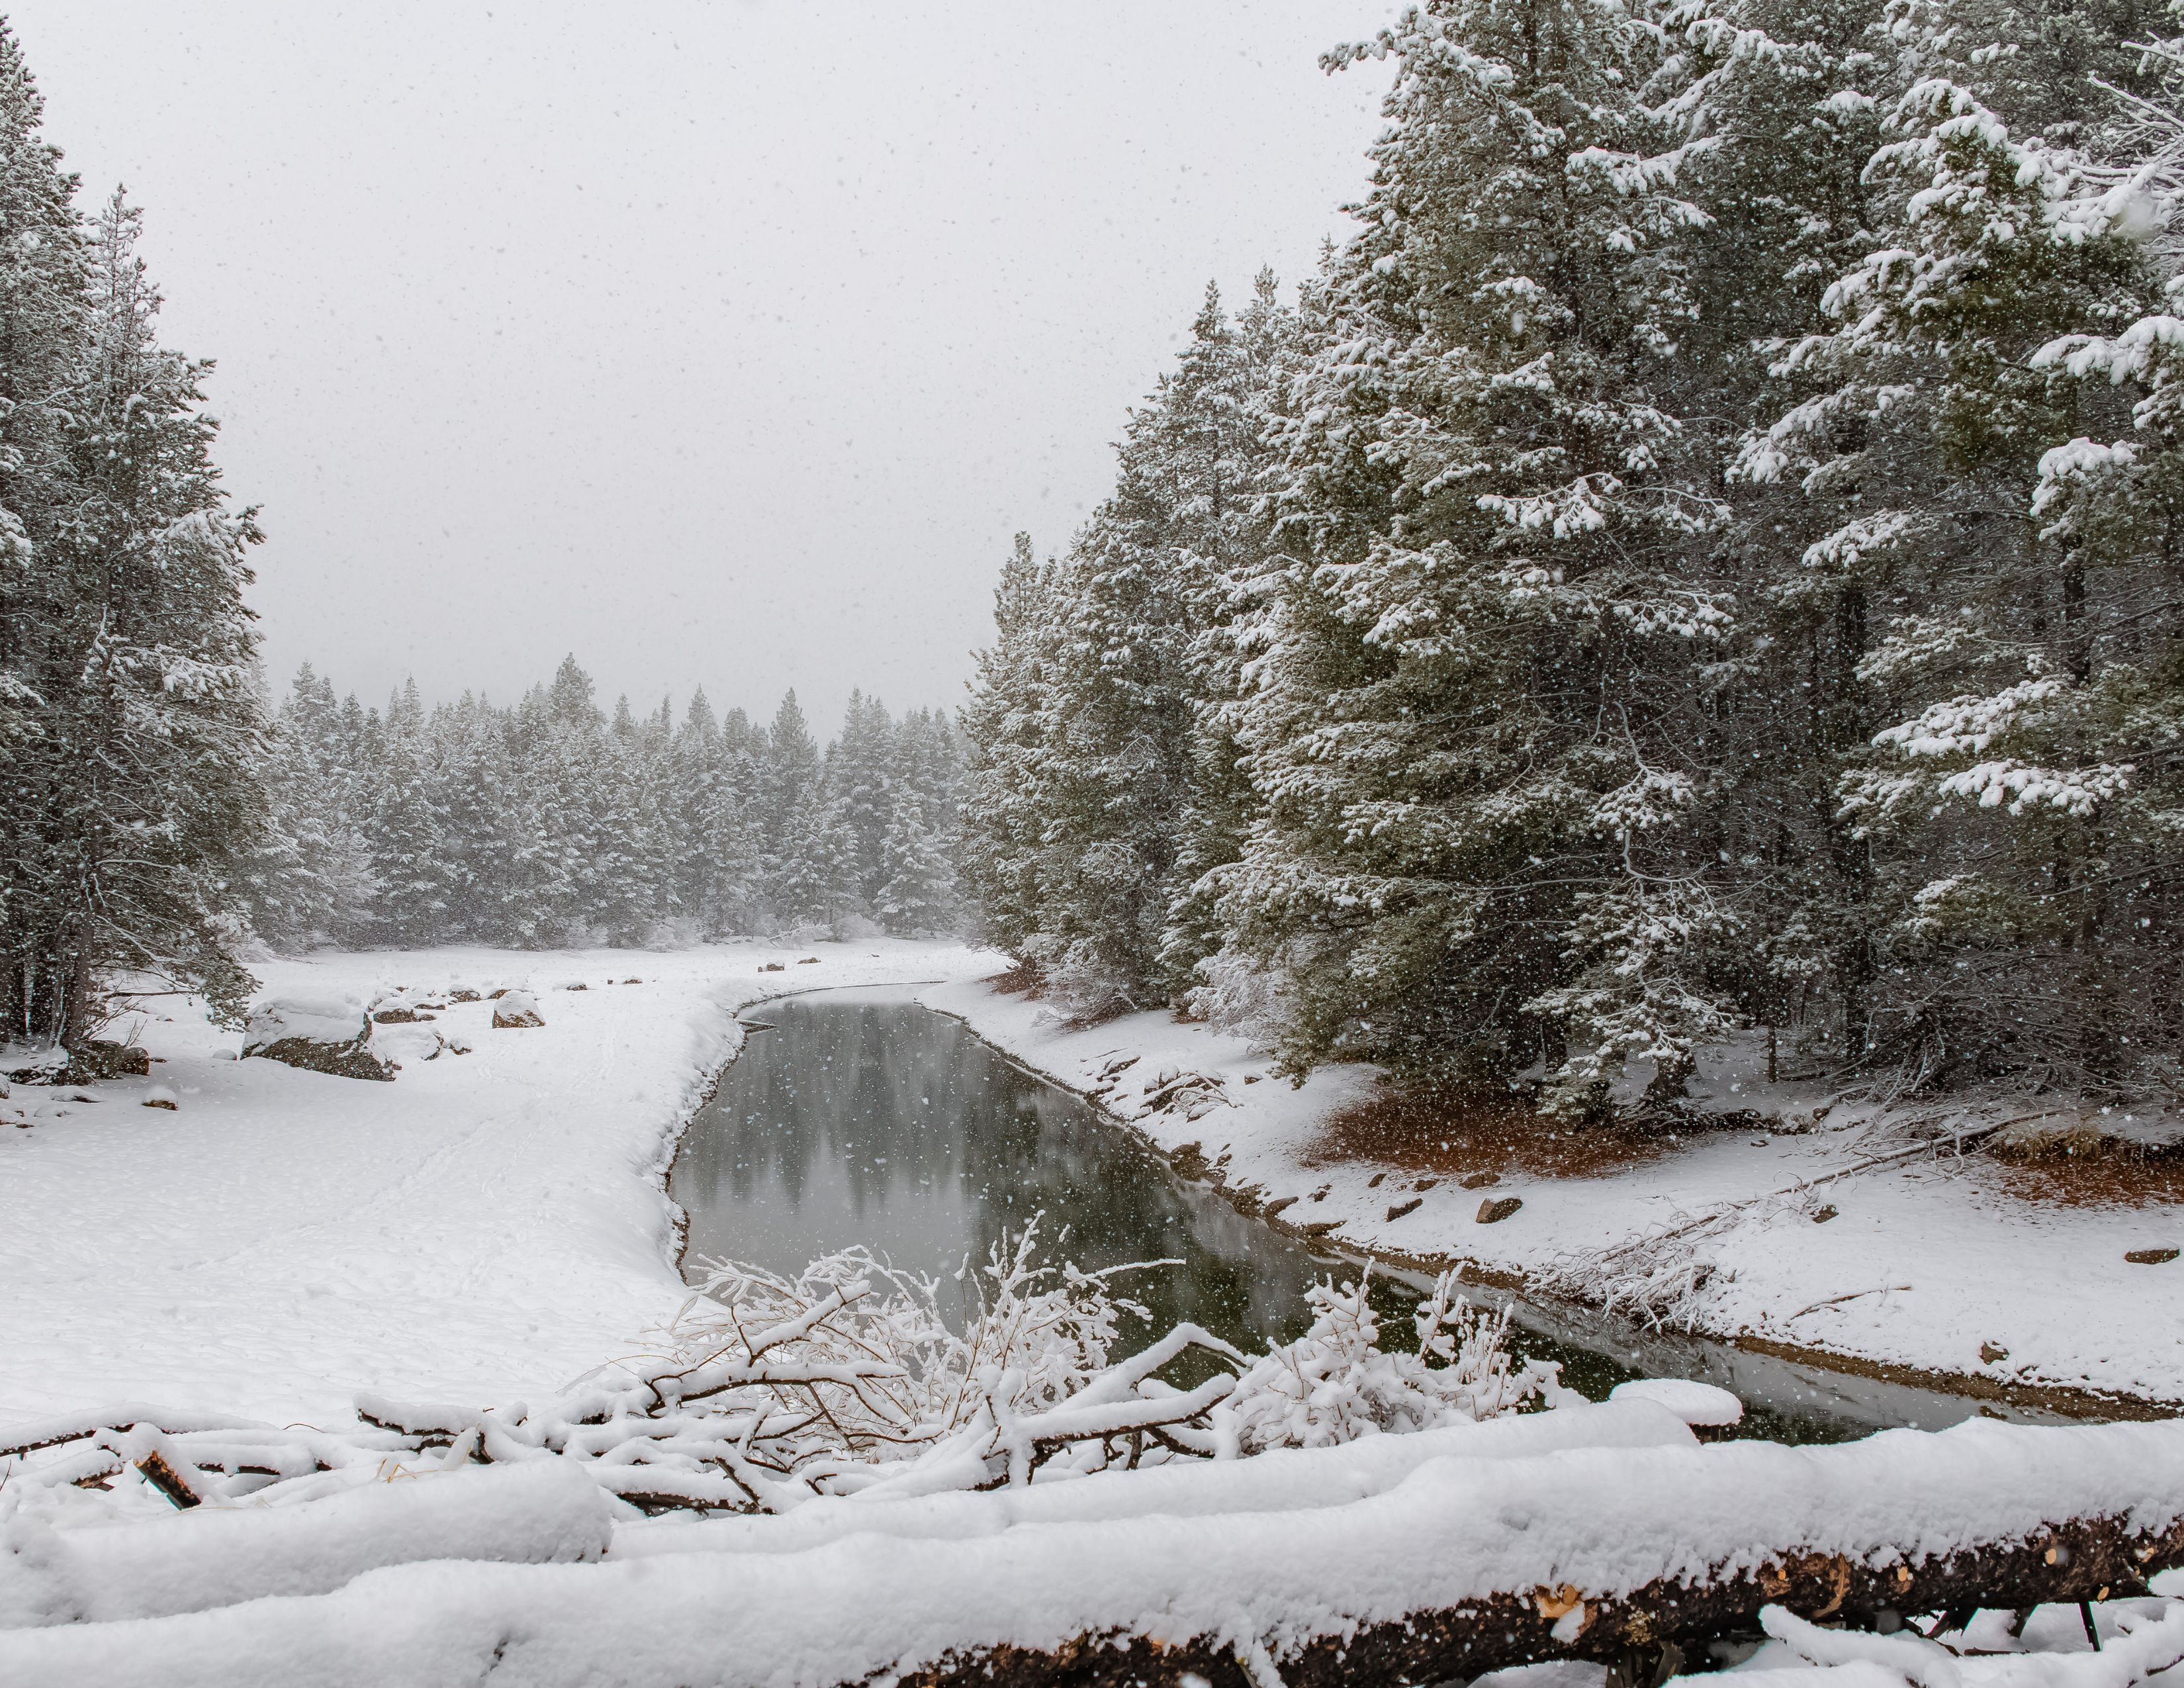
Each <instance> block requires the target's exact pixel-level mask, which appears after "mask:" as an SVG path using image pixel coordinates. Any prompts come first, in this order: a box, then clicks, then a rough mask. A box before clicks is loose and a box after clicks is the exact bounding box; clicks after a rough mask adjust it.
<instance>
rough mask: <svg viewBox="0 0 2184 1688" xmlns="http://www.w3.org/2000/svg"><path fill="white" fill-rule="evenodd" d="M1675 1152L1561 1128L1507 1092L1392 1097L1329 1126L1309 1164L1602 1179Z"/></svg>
mask: <svg viewBox="0 0 2184 1688" xmlns="http://www.w3.org/2000/svg"><path fill="white" fill-rule="evenodd" d="M1678 1132H1679V1135H1680V1136H1684V1137H1689V1136H1690V1135H1691V1133H1690V1131H1689V1130H1687V1129H1685V1128H1678ZM1680 1146H1681V1145H1680V1144H1678V1143H1674V1142H1671V1141H1670V1140H1669V1134H1668V1132H1667V1131H1665V1130H1664V1129H1663V1128H1659V1127H1658V1126H1638V1125H1633V1124H1629V1123H1612V1124H1607V1125H1575V1126H1574V1125H1565V1124H1562V1123H1558V1122H1555V1121H1552V1120H1549V1119H1547V1118H1546V1117H1545V1116H1543V1115H1541V1113H1540V1112H1539V1111H1537V1110H1536V1109H1535V1108H1533V1107H1531V1106H1529V1104H1527V1103H1526V1102H1525V1101H1524V1099H1523V1098H1521V1097H1518V1096H1513V1095H1509V1094H1508V1093H1507V1091H1498V1092H1497V1091H1492V1090H1485V1089H1479V1090H1460V1089H1439V1090H1409V1091H1399V1090H1391V1091H1390V1092H1388V1093H1387V1094H1386V1095H1382V1096H1378V1097H1375V1098H1374V1099H1373V1100H1371V1101H1369V1102H1367V1103H1365V1104H1364V1105H1363V1106H1359V1107H1355V1108H1351V1109H1350V1110H1349V1111H1347V1112H1345V1113H1340V1114H1338V1115H1336V1116H1335V1117H1334V1119H1332V1120H1330V1121H1329V1123H1328V1127H1327V1130H1326V1133H1325V1134H1323V1136H1322V1137H1321V1139H1320V1140H1319V1141H1318V1143H1317V1144H1315V1145H1313V1146H1312V1153H1311V1156H1310V1161H1309V1163H1310V1164H1313V1165H1324V1164H1326V1163H1328V1162H1334V1161H1372V1162H1379V1163H1381V1164H1384V1165H1387V1166H1391V1167H1400V1168H1401V1169H1402V1170H1403V1171H1405V1172H1423V1173H1435V1174H1437V1175H1445V1176H1451V1177H1454V1176H1461V1175H1463V1174H1464V1173H1493V1174H1495V1175H1496V1177H1499V1176H1502V1175H1503V1174H1506V1173H1524V1174H1526V1175H1527V1176H1529V1177H1532V1178H1605V1177H1607V1176H1608V1175H1609V1174H1611V1173H1618V1172H1621V1171H1623V1170H1624V1168H1626V1167H1635V1166H1643V1165H1645V1164H1646V1163H1647V1162H1652V1161H1658V1160H1659V1159H1661V1158H1662V1157H1663V1156H1667V1155H1671V1154H1674V1153H1675V1152H1677V1150H1679V1149H1680Z"/></svg>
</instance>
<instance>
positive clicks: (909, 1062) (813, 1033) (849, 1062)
mask: <svg viewBox="0 0 2184 1688" xmlns="http://www.w3.org/2000/svg"><path fill="white" fill-rule="evenodd" d="M769 1012H770V1015H771V1017H772V1018H773V1020H774V1021H775V1023H776V1024H777V1027H778V1029H777V1030H775V1031H771V1032H766V1033H760V1034H758V1035H757V1036H755V1037H754V1038H753V1039H751V1040H750V1041H749V1044H748V1045H746V1047H745V1049H744V1053H743V1055H742V1056H741V1057H740V1058H739V1059H738V1061H737V1062H736V1064H735V1065H734V1066H733V1067H731V1068H730V1069H729V1071H728V1073H727V1078H726V1079H725V1081H724V1082H723V1084H721V1089H720V1092H719V1094H718V1095H716V1097H715V1098H714V1100H712V1102H710V1104H709V1105H708V1106H706V1107H705V1109H704V1110H703V1111H701V1112H700V1113H699V1116H698V1117H697V1119H696V1120H695V1121H694V1122H693V1123H692V1126H691V1129H690V1132H689V1134H688V1136H687V1137H686V1138H685V1139H684V1147H683V1151H682V1159H681V1161H680V1162H679V1163H678V1165H677V1168H676V1173H675V1189H676V1194H677V1198H678V1199H679V1200H680V1201H682V1203H683V1205H684V1206H686V1207H689V1208H691V1209H692V1210H693V1212H694V1214H695V1213H696V1212H698V1211H699V1210H700V1209H701V1208H702V1209H705V1210H707V1212H708V1214H709V1217H710V1216H711V1215H714V1214H717V1215H718V1217H719V1218H720V1219H721V1221H723V1222H725V1223H723V1224H722V1225H721V1228H722V1229H724V1230H727V1231H728V1232H730V1233H731V1234H732V1233H733V1212H721V1210H724V1209H726V1210H733V1209H734V1208H738V1207H748V1206H749V1205H750V1204H751V1203H752V1202H753V1201H755V1200H756V1199H758V1198H760V1196H762V1195H767V1194H769V1193H770V1192H771V1191H772V1190H776V1189H777V1190H778V1192H779V1193H780V1195H781V1197H782V1198H783V1199H784V1200H785V1201H786V1202H787V1203H788V1206H789V1208H790V1209H791V1211H792V1212H794V1214H795V1215H796V1217H797V1218H798V1219H799V1220H803V1221H808V1223H809V1226H810V1239H811V1246H812V1248H813V1250H814V1251H816V1250H818V1249H821V1248H824V1247H827V1246H830V1245H833V1243H834V1242H836V1241H838V1240H839V1239H840V1238H841V1236H842V1235H843V1234H844V1227H843V1223H842V1222H843V1220H844V1215H843V1214H841V1213H839V1212H835V1211H833V1206H834V1205H835V1204H838V1203H839V1204H842V1205H844V1206H846V1208H847V1210H848V1215H847V1217H849V1218H850V1219H851V1220H854V1219H855V1217H858V1216H863V1215H866V1214H868V1213H870V1212H872V1210H874V1209H875V1208H877V1207H880V1206H889V1208H890V1210H892V1209H893V1208H894V1206H898V1205H900V1206H913V1205H916V1204H920V1203H922V1204H925V1205H926V1206H930V1207H932V1208H933V1209H934V1210H935V1211H934V1212H933V1216H932V1217H933V1220H934V1221H935V1222H936V1223H940V1222H942V1221H944V1222H945V1223H946V1224H947V1225H948V1226H949V1227H950V1232H951V1234H950V1236H947V1237H944V1238H940V1239H939V1241H941V1242H942V1243H943V1244H944V1245H945V1252H947V1253H948V1254H950V1256H953V1257H954V1258H956V1259H960V1258H961V1255H962V1254H963V1253H965V1252H968V1253H970V1254H971V1255H972V1256H973V1257H974V1258H975V1259H980V1260H983V1258H984V1256H985V1254H986V1251H988V1250H989V1248H991V1247H993V1246H994V1245H996V1244H997V1243H998V1242H999V1241H1000V1237H1001V1235H1002V1234H1003V1233H1004V1232H1005V1231H1017V1230H1020V1229H1021V1228H1022V1226H1023V1225H1024V1223H1026V1222H1027V1221H1028V1220H1029V1219H1030V1217H1032V1216H1033V1215H1034V1213H1037V1212H1041V1211H1042V1210H1043V1211H1044V1212H1045V1214H1046V1216H1047V1217H1046V1219H1045V1232H1046V1235H1047V1237H1048V1238H1049V1240H1050V1245H1052V1244H1053V1240H1054V1239H1056V1237H1057V1236H1058V1235H1060V1234H1061V1233H1062V1230H1063V1228H1064V1227H1065V1226H1066V1227H1067V1234H1066V1237H1063V1238H1062V1240H1061V1241H1060V1243H1059V1244H1058V1245H1052V1246H1050V1250H1049V1253H1050V1256H1052V1257H1057V1258H1061V1257H1066V1258H1067V1259H1070V1260H1073V1261H1074V1262H1076V1263H1077V1264H1078V1266H1080V1267H1086V1268H1088V1269H1090V1268H1096V1267H1104V1266H1114V1265H1119V1264H1121V1263H1122V1262H1126V1261H1133V1260H1145V1259H1157V1258H1160V1257H1162V1256H1170V1257H1176V1258H1179V1259H1181V1260H1182V1261H1183V1262H1184V1264H1183V1265H1182V1266H1181V1267H1167V1268H1162V1269H1158V1270H1156V1271H1152V1272H1148V1273H1142V1274H1134V1275H1133V1276H1132V1277H1131V1278H1130V1279H1128V1280H1126V1283H1127V1287H1128V1293H1129V1295H1131V1296H1132V1297H1133V1298H1134V1299H1135V1300H1138V1301H1143V1302H1145V1304H1146V1305H1147V1306H1149V1307H1150V1308H1151V1311H1152V1315H1153V1321H1154V1323H1155V1325H1156V1327H1158V1328H1161V1329H1165V1328H1166V1327H1167V1325H1169V1324H1172V1323H1176V1322H1177V1321H1178V1320H1184V1319H1190V1320H1193V1321H1195V1322H1196V1323H1201V1324H1203V1325H1206V1327H1207V1328H1208V1329H1212V1330H1215V1331H1217V1332H1218V1333H1220V1334H1223V1335H1224V1336H1227V1337H1229V1339H1230V1340H1235V1341H1238V1342H1241V1343H1245V1344H1250V1345H1260V1344H1263V1343H1265V1342H1267V1341H1269V1340H1276V1339H1279V1338H1281V1337H1285V1336H1288V1335H1290V1334H1295V1332H1296V1331H1298V1330H1300V1329H1302V1327H1303V1323H1304V1322H1305V1321H1304V1301H1303V1292H1304V1289H1305V1286H1306V1285H1307V1284H1309V1283H1311V1282H1312V1279H1313V1278H1314V1277H1315V1276H1318V1275H1321V1273H1322V1272H1323V1268H1322V1267H1318V1265H1317V1264H1316V1262H1314V1261H1313V1259H1312V1256H1311V1255H1310V1254H1309V1253H1308V1252H1307V1251H1306V1250H1305V1249H1304V1248H1302V1247H1301V1245H1298V1244H1297V1243H1296V1242H1295V1241H1294V1240H1291V1239H1290V1238H1287V1237H1284V1236H1283V1235H1281V1234H1279V1233H1276V1232H1274V1231H1273V1230H1271V1229H1269V1228H1268V1227H1267V1226H1265V1225H1263V1224H1262V1223H1258V1222H1256V1221H1254V1220H1251V1219H1247V1218H1245V1217H1244V1216H1243V1215H1241V1214H1240V1213H1238V1212H1236V1211H1235V1210H1234V1208H1233V1207H1231V1206H1229V1204H1228V1203H1227V1202H1225V1201H1223V1200H1221V1199H1220V1198H1219V1197H1218V1196H1217V1195H1212V1193H1211V1192H1209V1191H1206V1190H1203V1189H1194V1188H1192V1187H1190V1186H1188V1185H1185V1184H1183V1183H1181V1182H1180V1181H1179V1180H1178V1179H1177V1178H1175V1176H1174V1175H1173V1173H1171V1172H1170V1171H1169V1170H1168V1167H1167V1163H1166V1162H1163V1161H1162V1160H1161V1159H1159V1158H1158V1157H1157V1156H1154V1155H1153V1154H1151V1152H1150V1151H1149V1150H1146V1149H1145V1148H1144V1147H1143V1146H1142V1145H1139V1144H1138V1143H1136V1142H1135V1141H1134V1140H1133V1139H1130V1138H1129V1137H1128V1136H1127V1135H1125V1134H1123V1132H1122V1131H1121V1130H1120V1129H1119V1128H1117V1127H1115V1126H1113V1125H1112V1124H1108V1123H1105V1122H1103V1121H1101V1120H1100V1118H1099V1117H1097V1116H1096V1115H1095V1113H1094V1112H1093V1111H1092V1110H1091V1109H1090V1108H1089V1107H1088V1106H1086V1105H1085V1104H1084V1103H1082V1102H1080V1101H1078V1100H1077V1099H1076V1098H1075V1097H1073V1096H1070V1095H1067V1094H1066V1093H1065V1092H1063V1091H1061V1090H1058V1089H1055V1088H1054V1087H1053V1086H1051V1085H1049V1084H1044V1083H1042V1082H1040V1081H1039V1080H1038V1079H1036V1078H1031V1077H1030V1076H1028V1074H1025V1073H1023V1072H1019V1071H1017V1069H1016V1068H1014V1067H1011V1066H1010V1065H1009V1064H1008V1063H1007V1062H1006V1061H1002V1060H1000V1058H999V1057H998V1056H995V1054H994V1053H993V1052H992V1051H991V1050H989V1049H988V1048H987V1047H986V1046H985V1045H983V1044H981V1043H979V1042H978V1039H975V1038H973V1037H972V1036H971V1035H970V1034H969V1033H967V1032H966V1031H965V1030H964V1029H963V1028H962V1027H961V1026H960V1025H958V1024H957V1023H956V1022H955V1021H953V1020H950V1019H948V1018H947V1017H944V1016H943V1015H939V1014H936V1013H934V1012H933V1011H931V1010H929V1009H925V1008H921V1007H917V1006H914V1005H910V1004H871V1003H865V1004H851V1003H844V1004H839V1005H829V1004H827V1003H825V1002H823V1001H813V1000H804V1001H797V1002H790V1003H780V1004H777V1005H774V1006H773V1007H772V1009H771V1010H770V1011H769ZM822 1165H828V1166H830V1167H831V1168H832V1170H831V1171H830V1172H829V1173H828V1175H827V1176H823V1177H822V1176H821V1175H820V1172H819V1168H820V1167H822ZM944 1196H945V1197H947V1198H950V1199H948V1200H947V1201H945V1203H944V1204H943V1203H942V1201H941V1200H940V1198H942V1197H944ZM807 1204H808V1207H809V1211H808V1212H807ZM943 1206H944V1211H943ZM966 1212H967V1214H968V1215H969V1218H968V1222H967V1223H965V1222H964V1220H963V1217H962V1214H964V1213H966ZM903 1217H911V1216H909V1215H907V1214H905V1215H904V1216H903ZM850 1234H855V1227H854V1224H852V1225H851V1226H850ZM936 1263H937V1262H936Z"/></svg>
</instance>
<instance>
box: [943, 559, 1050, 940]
mask: <svg viewBox="0 0 2184 1688" xmlns="http://www.w3.org/2000/svg"><path fill="white" fill-rule="evenodd" d="M1056 576H1057V571H1056V567H1055V565H1054V564H1053V563H1051V562H1046V563H1041V562H1040V561H1039V560H1038V559H1037V557H1036V556H1035V555H1034V553H1033V550H1032V543H1031V535H1029V534H1028V533H1019V534H1017V537H1016V544H1015V547H1014V549H1013V550H1012V551H1011V554H1010V556H1009V560H1008V561H1007V562H1006V564H1004V565H1002V569H1001V578H1000V585H999V586H997V587H996V588H995V590H994V630H995V635H994V643H992V644H990V645H989V646H988V647H987V648H986V649H983V650H982V651H980V652H979V653H978V671H977V673H976V675H975V676H974V677H973V678H972V682H971V687H970V690H971V695H970V697H969V699H967V700H966V702H965V703H964V705H963V706H962V709H961V716H960V721H961V727H962V730H963V739H964V744H965V751H964V762H963V775H962V785H961V827H962V844H961V857H960V861H961V873H962V878H963V882H964V883H965V884H966V886H967V887H968V888H969V889H970V890H971V891H972V894H973V895H974V896H975V898H976V900H977V903H978V911H979V929H980V935H981V936H983V938H984V939H986V941H987V942H989V943H990V944H995V945H997V946H998V947H1000V949H1003V950H1007V951H1009V952H1010V953H1011V954H1014V955H1022V954H1023V953H1024V952H1025V950H1026V948H1027V946H1028V942H1029V940H1030V939H1031V936H1032V934H1033V933H1035V932H1037V931H1038V930H1039V906H1040V904H1041V902H1042V900H1043V898H1044V892H1043V889H1042V885H1041V879H1040V872H1041V867H1042V866H1043V858H1042V855H1041V850H1040V838H1041V834H1042V833H1043V832H1044V830H1045V805H1044V801H1043V799H1042V796H1041V793H1042V789H1043V784H1044V777H1045V765H1046V761H1047V758H1048V755H1049V747H1048V744H1047V739H1046V721H1047V717H1048V709H1047V701H1048V694H1049V693H1050V691H1051V689H1052V688H1053V686H1054V683H1055V680H1054V676H1055V672H1056V667H1057V666H1058V665H1057V662H1056V644H1057V643H1058V642H1059V640H1060V638H1061V601H1060V586H1059V582H1058V580H1057V577H1056Z"/></svg>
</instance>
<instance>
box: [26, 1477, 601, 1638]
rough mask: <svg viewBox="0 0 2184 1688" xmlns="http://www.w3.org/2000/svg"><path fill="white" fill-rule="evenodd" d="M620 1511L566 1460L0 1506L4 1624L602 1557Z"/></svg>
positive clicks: (183, 1608) (110, 1616)
mask: <svg viewBox="0 0 2184 1688" xmlns="http://www.w3.org/2000/svg"><path fill="white" fill-rule="evenodd" d="M612 1532H613V1518H612V1514H611V1513H610V1509H609V1503H608V1501H607V1498H606V1496H604V1495H603V1494H601V1493H600V1491H599V1488H598V1486H597V1485H595V1484H592V1483H589V1482H587V1481H586V1480H585V1479H584V1478H583V1475H582V1474H581V1473H579V1472H577V1471H576V1470H574V1469H572V1468H569V1467H566V1466H564V1465H560V1464H558V1463H555V1462H550V1461H549V1462H546V1463H544V1464H539V1465H523V1466H494V1467H485V1468H477V1467H472V1468H468V1469H465V1470H457V1471H450V1472H443V1473H428V1474H421V1475H405V1476H404V1478H403V1479H402V1480H400V1481H398V1482H392V1483H384V1482H382V1483H370V1484H366V1485H364V1486H362V1487H359V1488H353V1489H348V1490H343V1491H342V1492H340V1493H337V1494H334V1495H331V1496H327V1497H326V1498H325V1499H323V1500H321V1501H317V1502H316V1503H315V1504H313V1505H311V1506H308V1507H197V1508H193V1509H192V1510H190V1511H188V1512H185V1513H177V1514H174V1515H170V1516H168V1517H164V1518H162V1517H158V1516H153V1517H151V1518H146V1519H144V1520H142V1521H141V1522H137V1523H132V1524H114V1525H112V1526H109V1527H106V1528H92V1529H55V1528H53V1524H51V1523H49V1522H48V1521H47V1519H46V1518H42V1517H40V1516H38V1515H36V1514H35V1513H20V1512H18V1513H16V1515H15V1516H14V1517H11V1518H5V1519H0V1630H10V1629H27V1628H31V1627H33V1626H38V1625H43V1624H81V1623H85V1622H92V1623H100V1622H110V1621H111V1620H114V1619H116V1618H163V1617H167V1616H169V1615H170V1614H173V1613H182V1612H198V1611H203V1610H205V1609H206V1608H208V1607H217V1606H231V1605H234V1604H235V1603H236V1602H239V1601H246V1600H254V1599H257V1598H258V1597H259V1596H264V1595H311V1594H323V1593H326V1592H327V1591H331V1590H333V1589H337V1588H339V1587H341V1586H342V1585H343V1584H344V1583H347V1582H348V1581H349V1580H350V1579H353V1578H354V1577H356V1576H357V1575H358V1574H360V1573H362V1572H365V1571H369V1570H373V1569H376V1568H378V1567H380V1566H382V1565H400V1564H409V1563H415V1562H416V1561H419V1560H426V1559H463V1560H501V1561H509V1562H515V1563H540V1564H543V1563H557V1562H565V1561H571V1560H579V1559H596V1558H598V1557H599V1556H600V1555H601V1554H602V1553H604V1552H605V1551H606V1547H607V1544H608V1541H609V1540H610V1536H611V1535H612Z"/></svg>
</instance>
